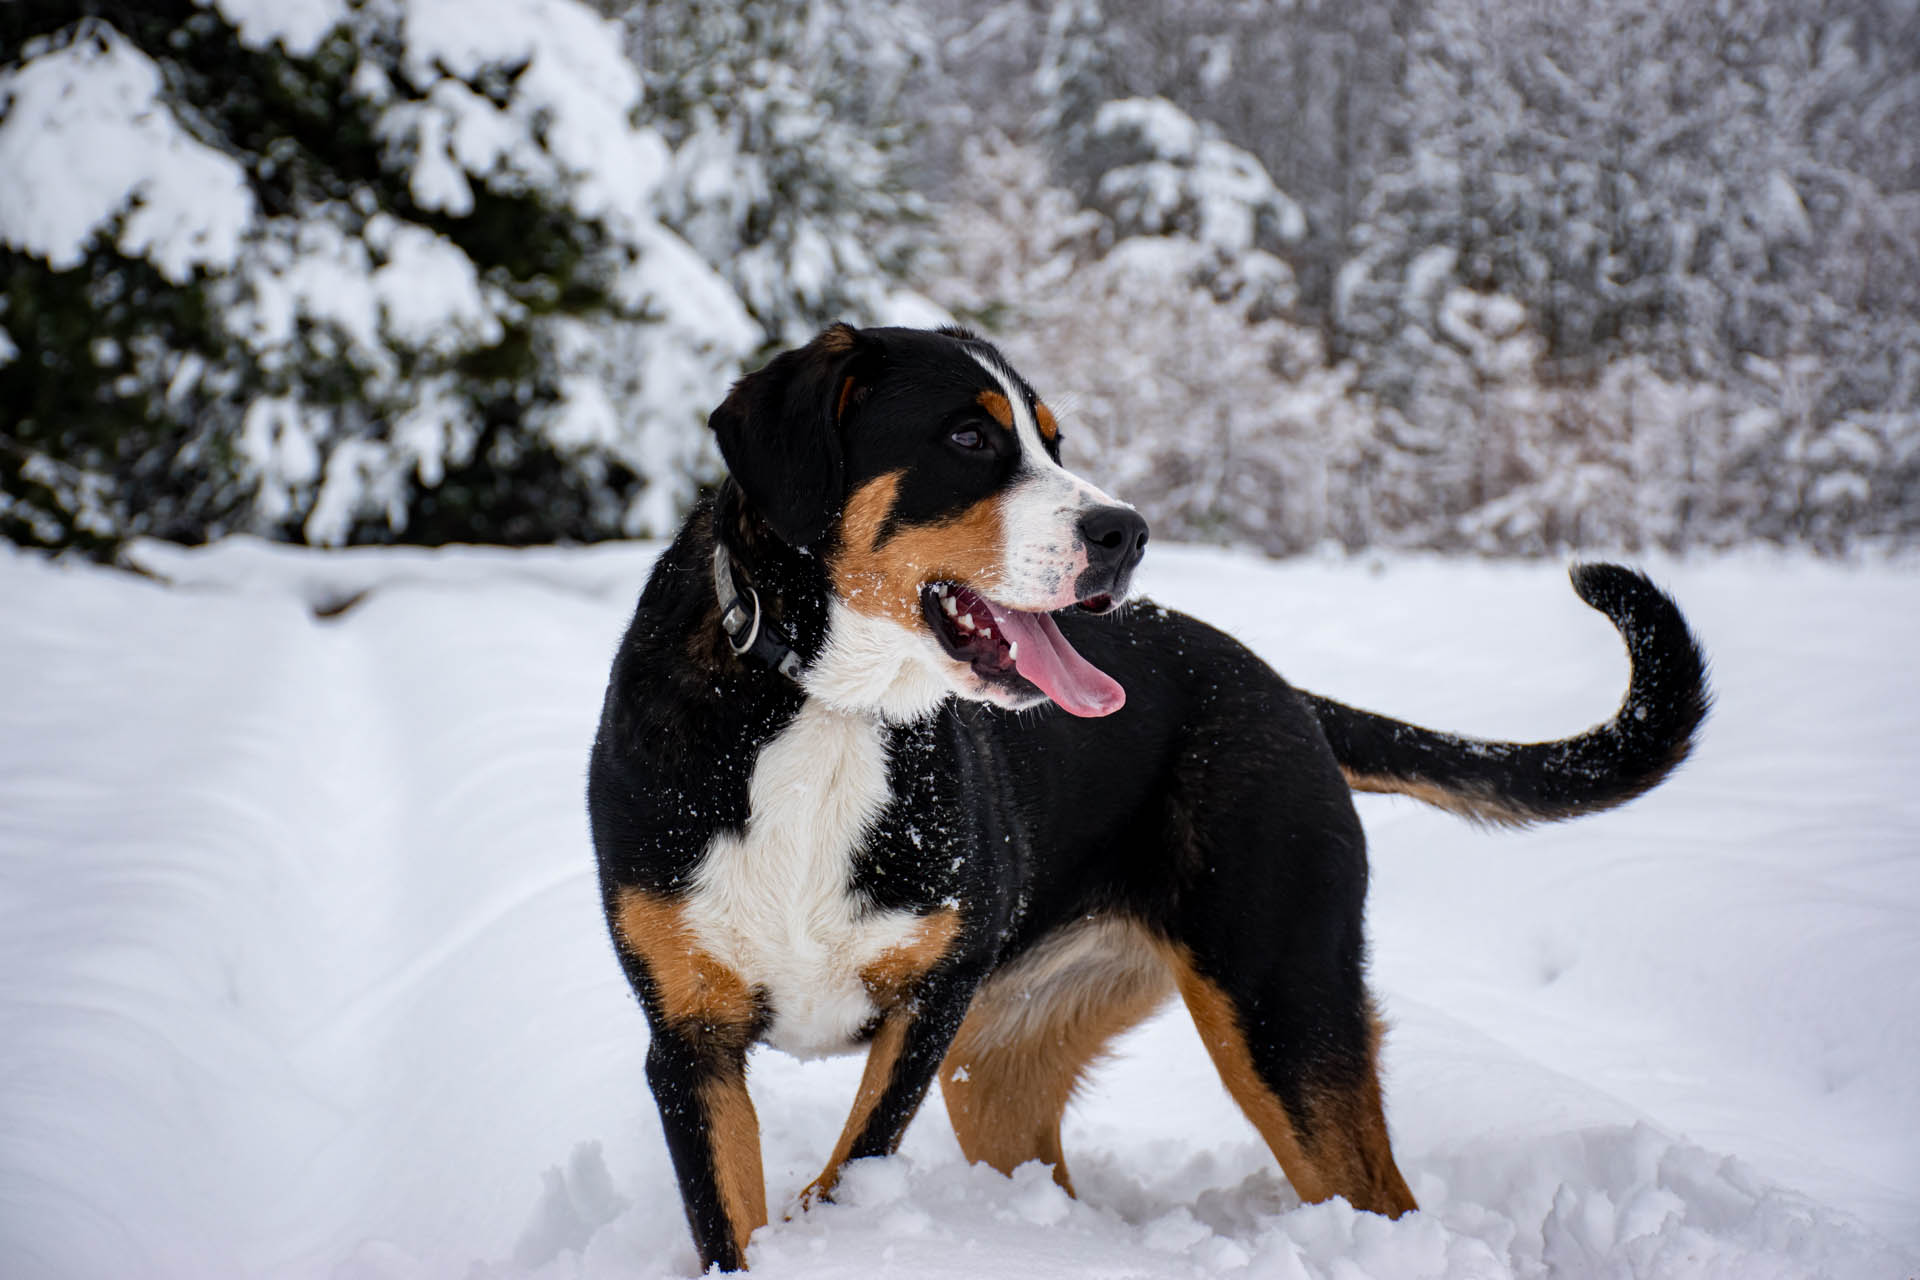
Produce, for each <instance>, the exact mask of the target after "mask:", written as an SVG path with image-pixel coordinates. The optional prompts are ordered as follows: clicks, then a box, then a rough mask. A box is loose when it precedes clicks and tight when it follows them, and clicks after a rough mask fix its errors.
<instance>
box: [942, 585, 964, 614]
mask: <svg viewBox="0 0 1920 1280" xmlns="http://www.w3.org/2000/svg"><path fill="white" fill-rule="evenodd" d="M940 607H941V608H942V609H945V610H946V611H947V616H948V617H949V618H951V617H953V616H955V615H956V614H958V613H959V612H960V604H959V602H958V601H956V600H955V599H954V598H953V597H952V596H950V595H948V594H947V593H946V592H944V591H942V592H941V593H940Z"/></svg>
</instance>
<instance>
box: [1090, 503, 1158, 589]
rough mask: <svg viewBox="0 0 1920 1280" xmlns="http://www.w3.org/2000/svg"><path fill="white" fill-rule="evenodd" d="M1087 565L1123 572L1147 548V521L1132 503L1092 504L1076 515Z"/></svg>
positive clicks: (1117, 575) (1127, 571)
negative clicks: (1121, 504) (1087, 510)
mask: <svg viewBox="0 0 1920 1280" xmlns="http://www.w3.org/2000/svg"><path fill="white" fill-rule="evenodd" d="M1080 537H1081V538H1082V539H1083V540H1084V541H1085V542H1086V544H1087V566H1088V567H1089V568H1091V569H1104V570H1106V571H1108V572H1110V573H1112V574H1114V575H1115V577H1116V578H1120V577H1123V576H1125V575H1126V574H1127V573H1129V572H1131V571H1132V569H1133V567H1134V566H1135V565H1137V564H1139V563H1140V557H1141V556H1143V555H1145V554H1146V552H1147V522H1146V521H1145V520H1142V519H1141V518H1140V513H1139V512H1137V511H1135V510H1134V509H1133V508H1132V507H1095V508H1094V509H1093V510H1092V511H1089V512H1087V514H1085V515H1084V516H1081V517H1080Z"/></svg>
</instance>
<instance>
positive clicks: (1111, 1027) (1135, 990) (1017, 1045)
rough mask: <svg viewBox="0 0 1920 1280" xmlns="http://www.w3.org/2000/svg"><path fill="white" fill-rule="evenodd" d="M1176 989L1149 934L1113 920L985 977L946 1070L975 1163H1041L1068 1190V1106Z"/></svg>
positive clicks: (953, 1109) (1004, 1166)
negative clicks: (1125, 1036) (1064, 1124)
mask: <svg viewBox="0 0 1920 1280" xmlns="http://www.w3.org/2000/svg"><path fill="white" fill-rule="evenodd" d="M1170 991H1171V983H1170V982H1169V979H1168V974H1167V970H1166V966H1165V965H1164V964H1163V963H1162V961H1161V958H1160V955H1159V952H1158V950H1157V949H1156V947H1155V946H1154V944H1153V943H1152V942H1151V941H1150V940H1149V939H1148V938H1147V936H1146V934H1145V932H1144V931H1143V930H1140V929H1139V928H1137V927H1136V926H1134V925H1131V924H1129V923H1127V922H1124V921H1120V920H1113V919H1108V920H1102V921H1097V922H1093V923H1090V924H1086V925H1082V926H1079V927H1078V928H1076V929H1075V930H1073V931H1071V932H1069V933H1066V934H1063V935H1061V936H1060V937H1059V938H1057V939H1056V940H1054V941H1051V942H1048V943H1045V944H1043V945H1042V946H1041V947H1040V948H1038V949H1036V950H1035V952H1034V953H1033V954H1032V955H1031V956H1030V957H1028V958H1026V959H1024V960H1022V961H1021V962H1020V963H1018V964H1016V965H1015V966H1014V967H1013V968H1012V969H1010V970H1008V971H1007V972H1006V973H1004V974H1001V975H999V976H997V977H996V978H995V979H994V980H993V981H991V982H989V983H988V984H987V986H986V987H984V988H983V989H982V990H981V992H980V994H979V995H978V996H976V997H975V998H974V1003H973V1006H972V1008H970V1009H969V1010H968V1012H967V1020H966V1021H965V1022H964V1023H962V1024H961V1027H960V1032H959V1034H958V1035H957V1036H956V1037H955V1038H954V1042H953V1046H952V1047H951V1048H950V1049H949V1050H948V1052H947V1057H946V1061H945V1062H943V1063H942V1064H941V1066H940V1091H941V1093H942V1094H943V1095H944V1096H945V1098H946V1101H947V1116H948V1118H949V1119H950V1120H951V1121H952V1122H953V1132H954V1136H955V1137H957V1138H958V1139H959V1140H960V1149H961V1151H963V1152H964V1153H965V1154H966V1157H967V1159H968V1160H970V1161H973V1162H975V1163H984V1164H988V1165H991V1166H992V1167H993V1168H995V1169H997V1170H999V1171H1000V1172H1001V1173H1008V1174H1010V1173H1012V1172H1013V1171H1014V1169H1016V1168H1018V1167H1019V1166H1020V1165H1022V1164H1025V1163H1026V1162H1027V1161H1029V1160H1041V1161H1044V1162H1045V1163H1047V1164H1050V1165H1052V1166H1053V1180H1054V1181H1055V1182H1057V1183H1059V1184H1060V1185H1061V1186H1062V1187H1063V1188H1065V1189H1066V1191H1067V1193H1068V1194H1069V1195H1071V1194H1072V1192H1073V1182H1072V1179H1071V1178H1070V1177H1069V1176H1068V1174H1067V1166H1066V1160H1065V1157H1064V1154H1063V1152H1062V1151H1061V1149H1060V1119H1061V1117H1062V1116H1063V1115H1064V1114H1065V1112H1066V1109H1067V1103H1068V1102H1069V1101H1070V1100H1071V1099H1072V1097H1073V1093H1074V1090H1075V1089H1076V1088H1078V1086H1079V1084H1080V1081H1081V1079H1082V1078H1083V1077H1084V1075H1085V1073H1086V1070H1087V1068H1088V1067H1089V1066H1091V1065H1092V1064H1093V1063H1094V1062H1095V1061H1097V1060H1098V1059H1099V1057H1100V1055H1101V1053H1102V1052H1103V1051H1104V1050H1105V1048H1106V1046H1107V1044H1108V1042H1109V1041H1111V1040H1112V1039H1113V1038H1114V1037H1115V1036H1117V1035H1119V1034H1120V1033H1121V1032H1122V1031H1125V1030H1126V1029H1127V1028H1129V1027H1131V1026H1133V1025H1134V1024H1135V1023H1138V1022H1139V1021H1140V1020H1141V1019H1143V1018H1145V1017H1146V1016H1147V1015H1148V1014H1150V1013H1152V1012H1153V1011H1154V1010H1155V1009H1157V1008H1159V1007H1160V1005H1161V1003H1162V1002H1163V1001H1165V999H1166V998H1167V996H1168V994H1169V993H1170Z"/></svg>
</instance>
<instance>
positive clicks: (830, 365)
mask: <svg viewBox="0 0 1920 1280" xmlns="http://www.w3.org/2000/svg"><path fill="white" fill-rule="evenodd" d="M862 345H863V344H862V340H861V337H860V335H859V333H858V332H857V331H855V330H854V329H853V328H851V327H850V326H848V325H844V324H836V325H834V326H832V327H831V328H829V329H827V330H826V331H825V332H823V333H821V334H820V336H819V337H817V338H815V339H814V340H813V341H812V342H809V343H808V344H807V345H806V346H804V347H800V348H798V349H797V350H793V351H785V352H782V353H781V354H779V355H777V356H775V357H774V358H773V359H772V360H771V361H770V362H768V364H767V365H766V366H765V367H764V368H762V369H760V370H758V371H757V372H754V373H750V374H748V375H747V376H746V377H744V378H742V379H740V381H738V382H736V383H734V384H733V390H732V391H730V392H728V393H727V398H726V400H725V401H723V402H722V403H721V405H720V407H719V408H718V409H715V410H714V411H713V414H712V415H711V416H710V417H709V418H708V419H707V425H708V426H709V427H711V428H713V434H714V436H715V437H716V438H717V439H718V440H719V442H720V456H721V457H723V458H725V459H726V460H727V470H728V471H729V472H731V473H732V475H733V478H734V480H735V482H736V483H738V484H739V486H740V489H741V492H743V493H744V494H745V495H746V498H747V503H748V505H749V506H751V507H752V508H753V509H754V510H755V511H757V512H759V513H760V515H761V517H762V518H763V519H765V520H766V522H767V524H768V525H769V526H771V527H772V529H773V531H774V533H776V534H778V535H779V536H780V537H781V539H783V540H784V541H786V542H788V543H790V544H792V545H793V546H796V547H804V546H810V545H812V544H813V543H816V542H818V541H820V539H821V538H822V537H824V536H825V535H826V532H827V530H828V529H829V528H831V527H832V524H833V521H834V519H835V518H836V517H837V516H838V515H839V514H840V506H841V502H842V500H843V499H844V498H845V496H846V478H845V475H844V470H843V462H842V449H841V441H840V415H841V413H842V412H843V411H844V409H845V408H846V405H847V401H848V398H849V395H850V393H851V392H852V391H853V389H854V383H855V380H856V368H855V366H856V365H857V364H858V362H859V358H860V356H861V354H862Z"/></svg>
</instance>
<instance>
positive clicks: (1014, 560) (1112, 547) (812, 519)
mask: <svg viewBox="0 0 1920 1280" xmlns="http://www.w3.org/2000/svg"><path fill="white" fill-rule="evenodd" d="M710 423H711V425H712V427H713V430H714V433H715V435H716V436H717V437H718V440H719V444H720V452H721V454H722V455H723V456H724V457H725V458H726V462H727V468H728V470H729V471H730V472H731V474H732V477H733V481H734V483H735V484H736V485H737V486H738V487H739V490H740V493H741V494H742V496H743V498H744V503H745V506H746V507H747V509H748V510H749V511H750V512H752V513H753V514H754V515H756V516H757V517H758V519H759V520H760V521H761V522H763V523H764V524H765V526H766V527H767V529H768V530H770V531H771V532H772V534H773V535H774V536H775V537H776V538H778V539H779V540H780V541H782V542H783V543H785V544H787V545H788V546H791V547H795V548H800V549H803V550H805V551H807V552H809V553H810V554H812V555H813V556H815V557H817V558H818V559H819V561H820V563H821V565H822V566H823V569H824V581H825V584H826V586H825V589H826V591H827V593H828V596H829V600H828V608H827V626H826V632H825V637H824V640H823V641H822V643H821V644H820V646H819V649H818V652H816V653H814V654H811V655H810V657H809V661H808V663H807V666H806V669H805V671H804V672H803V673H802V676H801V681H802V683H803V684H804V685H805V686H806V688H807V690H808V692H809V693H811V694H813V695H814V696H817V697H821V698H824V699H826V700H827V701H829V702H832V703H834V704H836V705H839V706H842V707H845V708H847V709H850V710H851V709H859V710H867V711H878V712H880V713H882V714H885V715H888V716H889V717H892V718H900V719H906V718H912V717H914V716H917V715H920V714H923V713H924V712H925V711H927V710H930V709H931V708H932V707H933V706H935V705H937V704H938V703H939V702H940V701H941V700H942V699H943V698H945V697H946V696H948V695H949V694H958V695H960V696H961V697H965V698H971V699H975V700H979V701H984V702H992V703H996V704H998V705H1000V706H1003V707H1012V708H1019V707H1029V706H1035V705H1038V704H1040V703H1042V702H1044V701H1046V700H1048V699H1051V700H1052V701H1054V702H1056V703H1058V704H1059V705H1060V706H1061V707H1063V708H1065V709H1066V710H1068V711H1070V712H1072V713H1074V714H1075V715H1081V716H1099V715H1107V714H1110V713H1111V712H1114V711H1117V710H1119V708H1120V706H1121V704H1122V703H1123V702H1124V701H1125V696H1126V695H1125V693H1124V692H1123V691H1122V690H1121V688H1120V686H1119V685H1118V684H1117V683H1115V682H1114V680H1112V679H1111V678H1110V677H1109V676H1107V675H1106V674H1105V673H1104V672H1102V671H1100V670H1098V669H1097V668H1095V667H1094V666H1093V665H1092V664H1090V663H1088V662H1087V661H1086V660H1085V659H1084V658H1082V657H1081V656H1080V655H1079V654H1078V653H1077V652H1075V650H1074V648H1073V646H1072V645H1070V644H1068V643H1067V641H1066V639H1065V638H1064V637H1063V636H1062V635H1061V633H1060V628H1059V627H1058V626H1057V625H1056V624H1055V622H1054V620H1053V618H1052V617H1051V616H1050V615H1052V614H1053V613H1054V612H1056V611H1058V610H1062V609H1069V608H1080V609H1086V610H1090V611H1092V612H1096V613H1099V612H1105V611H1107V610H1110V609H1112V608H1114V607H1116V606H1117V605H1118V604H1119V603H1120V602H1121V601H1123V600H1124V599H1125V598H1126V595H1127V591H1128V586H1129V583H1130V581H1131V579H1132V575H1133V570H1134V566H1136V565H1137V564H1138V563H1139V562H1140V557H1141V554H1142V552H1143V550H1144V548H1145V546H1146V541H1147V525H1146V522H1145V521H1144V520H1142V519H1141V518H1140V517H1139V516H1138V515H1137V514H1135V512H1134V510H1133V509H1132V508H1131V507H1128V506H1125V505H1123V504H1121V503H1118V502H1116V501H1114V500H1113V499H1112V498H1110V497H1108V496H1107V495H1106V494H1104V493H1102V492H1101V491H1100V490H1099V489H1097V488H1096V487H1094V486H1093V485H1091V484H1089V483H1088V482H1087V481H1085V480H1082V479H1081V478H1079V477H1078V476H1075V475H1074V474H1072V473H1071V472H1069V471H1067V470H1066V469H1065V468H1064V467H1062V466H1061V465H1060V442H1059V433H1058V431H1057V429H1056V427H1055V423H1054V418H1053V414H1052V413H1051V412H1050V411H1049V410H1048V409H1047V407H1046V405H1044V404H1042V403H1041V402H1040V400H1039V398H1038V397H1037V396H1036V395H1035V394H1034V392H1033V389H1032V388H1031V387H1029V386H1028V385H1027V384H1026V382H1025V381H1024V380H1023V379H1022V378H1021V377H1020V376H1019V375H1018V374H1016V373H1014V372H1013V370H1012V368H1011V367H1010V366H1009V365H1008V364H1007V362H1006V361H1005V360H1004V359H1003V358H1002V357H1001V355H1000V353H999V352H998V351H996V350H995V349H994V348H993V347H992V346H991V345H989V344H988V343H986V342H984V341H982V340H981V339H979V338H976V337H974V336H973V335H971V334H968V333H966V332H964V331H961V330H955V329H943V330H940V331H939V332H927V331H921V330H913V329H865V330H855V329H852V328H849V327H847V326H845V325H836V326H834V327H833V328H831V329H828V330H827V331H826V332H824V333H822V334H821V335H820V336H819V337H817V338H815V339H814V340H813V341H812V342H810V343H808V344H807V345H806V346H804V347H801V348H799V349H798V350H795V351H788V352H786V353H784V354H782V355H779V356H776V357H775V358H774V359H773V360H772V361H771V362H770V363H769V364H768V365H767V366H766V367H765V368H763V369H761V370H759V371H758V372H756V373H752V374H749V375H748V376H747V377H745V378H743V379H741V380H740V382H739V383H737V384H736V385H735V386H734V388H733V391H732V393H731V394H729V395H728V396H727V399H726V402H725V403H723V404H722V405H721V406H720V407H719V408H718V409H716V410H715V411H714V413H713V416H712V418H711V420H710Z"/></svg>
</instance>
